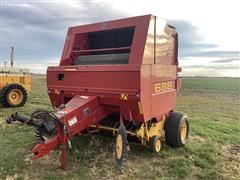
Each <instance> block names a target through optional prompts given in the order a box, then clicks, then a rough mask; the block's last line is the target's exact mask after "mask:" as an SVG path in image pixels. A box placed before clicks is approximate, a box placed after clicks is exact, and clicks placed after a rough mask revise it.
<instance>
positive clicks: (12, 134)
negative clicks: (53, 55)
mask: <svg viewBox="0 0 240 180" xmlns="http://www.w3.org/2000/svg"><path fill="white" fill-rule="evenodd" d="M36 108H44V109H49V110H52V109H51V106H50V102H49V100H48V96H47V93H46V86H45V79H44V76H34V77H33V88H32V92H31V94H30V97H29V101H28V103H27V104H26V106H24V107H22V108H17V109H5V108H0V116H1V117H5V116H7V115H9V114H11V113H12V112H15V111H18V112H20V113H22V114H23V115H30V113H31V112H32V111H33V110H34V109H36ZM177 110H178V111H182V112H185V113H187V114H188V116H189V118H190V121H191V136H190V141H189V143H188V144H187V145H186V146H185V147H184V148H181V149H171V148H169V147H168V146H166V145H163V147H162V149H161V152H160V153H159V154H152V153H150V152H149V151H148V150H147V149H145V148H143V147H142V145H141V144H138V143H131V144H130V146H131V151H130V152H129V155H128V161H127V167H126V169H125V171H124V172H123V173H120V172H118V171H117V170H116V168H115V166H114V165H115V161H114V156H113V139H112V138H106V137H99V136H90V135H83V136H79V137H76V138H74V139H73V141H72V146H73V151H68V168H67V171H61V170H59V169H58V168H57V167H58V165H59V151H54V152H53V153H51V154H49V155H48V156H46V157H44V158H42V159H40V160H37V161H34V162H30V161H28V158H27V150H28V149H30V148H31V146H32V144H33V143H34V142H35V139H34V137H33V135H34V134H33V129H32V128H31V127H26V126H22V125H21V126H19V125H8V124H6V123H5V122H4V121H3V118H0V179H239V175H240V79H239V78H184V79H183V88H182V90H181V93H180V94H179V95H178V99H177Z"/></svg>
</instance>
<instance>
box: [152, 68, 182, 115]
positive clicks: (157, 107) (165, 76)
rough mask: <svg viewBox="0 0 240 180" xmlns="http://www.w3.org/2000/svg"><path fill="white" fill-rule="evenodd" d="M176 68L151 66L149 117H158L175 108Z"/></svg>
mask: <svg viewBox="0 0 240 180" xmlns="http://www.w3.org/2000/svg"><path fill="white" fill-rule="evenodd" d="M176 69H177V67H176V66H175V65H151V116H152V117H160V116H162V115H163V114H167V113H169V111H171V110H173V109H174V108H175V104H176V86H175V81H176V78H177V73H176Z"/></svg>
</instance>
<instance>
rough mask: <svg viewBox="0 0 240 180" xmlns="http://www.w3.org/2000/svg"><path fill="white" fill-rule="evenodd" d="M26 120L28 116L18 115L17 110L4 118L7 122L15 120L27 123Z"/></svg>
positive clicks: (10, 122)
mask: <svg viewBox="0 0 240 180" xmlns="http://www.w3.org/2000/svg"><path fill="white" fill-rule="evenodd" d="M28 120H29V119H28V118H26V117H23V116H20V115H19V114H18V113H17V112H16V113H13V114H11V116H9V117H7V118H6V122H7V123H8V124H12V122H16V121H19V122H21V123H24V124H27V123H28Z"/></svg>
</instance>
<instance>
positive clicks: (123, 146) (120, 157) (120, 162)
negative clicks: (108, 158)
mask: <svg viewBox="0 0 240 180" xmlns="http://www.w3.org/2000/svg"><path fill="white" fill-rule="evenodd" d="M118 143H120V144H118ZM127 145H128V142H127V133H126V130H125V127H124V126H122V125H120V127H119V129H118V133H117V136H116V139H115V148H114V150H115V160H116V163H117V168H118V170H119V171H122V170H123V169H124V166H125V163H126V160H127ZM119 148H120V149H119ZM119 153H120V154H119Z"/></svg>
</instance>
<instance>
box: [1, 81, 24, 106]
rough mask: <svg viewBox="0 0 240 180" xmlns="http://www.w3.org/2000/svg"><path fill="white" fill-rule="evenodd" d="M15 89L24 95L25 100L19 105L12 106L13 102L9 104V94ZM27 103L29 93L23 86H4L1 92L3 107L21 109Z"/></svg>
mask: <svg viewBox="0 0 240 180" xmlns="http://www.w3.org/2000/svg"><path fill="white" fill-rule="evenodd" d="M14 89H17V90H20V91H21V92H22V94H23V99H22V101H21V102H20V103H19V104H12V103H11V102H9V100H8V98H7V96H8V94H9V93H10V92H11V91H12V90H14ZM26 101H27V91H26V90H25V88H24V87H23V86H21V85H19V84H8V85H6V86H4V87H3V88H2V90H1V92H0V103H1V104H2V105H3V107H6V108H14V107H21V106H23V105H24V104H25V103H26Z"/></svg>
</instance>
